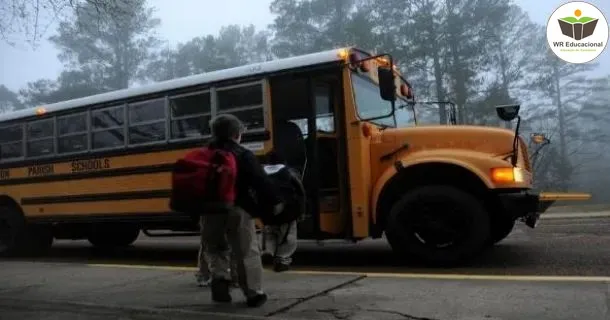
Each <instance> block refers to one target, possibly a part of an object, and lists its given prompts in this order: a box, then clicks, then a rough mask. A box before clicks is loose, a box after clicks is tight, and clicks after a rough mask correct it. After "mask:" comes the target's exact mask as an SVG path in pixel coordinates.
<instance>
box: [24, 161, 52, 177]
mask: <svg viewBox="0 0 610 320" xmlns="http://www.w3.org/2000/svg"><path fill="white" fill-rule="evenodd" d="M53 173H55V166H54V165H52V164H44V165H41V166H32V167H29V168H28V176H29V177H39V176H48V175H50V174H53Z"/></svg>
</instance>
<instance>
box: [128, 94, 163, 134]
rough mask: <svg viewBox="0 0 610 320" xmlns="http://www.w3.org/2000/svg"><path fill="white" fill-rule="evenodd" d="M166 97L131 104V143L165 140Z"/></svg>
mask: <svg viewBox="0 0 610 320" xmlns="http://www.w3.org/2000/svg"><path fill="white" fill-rule="evenodd" d="M165 124H166V121H165V98H160V99H155V100H148V101H143V102H137V103H131V104H129V144H143V143H150V142H158V141H165Z"/></svg>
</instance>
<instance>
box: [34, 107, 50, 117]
mask: <svg viewBox="0 0 610 320" xmlns="http://www.w3.org/2000/svg"><path fill="white" fill-rule="evenodd" d="M45 113H47V109H45V108H44V107H38V108H36V115H37V116H42V115H44V114H45Z"/></svg>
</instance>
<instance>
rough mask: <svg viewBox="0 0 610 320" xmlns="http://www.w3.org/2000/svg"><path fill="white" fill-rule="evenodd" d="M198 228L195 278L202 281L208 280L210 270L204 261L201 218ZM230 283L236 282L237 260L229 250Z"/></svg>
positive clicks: (201, 218)
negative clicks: (202, 279)
mask: <svg viewBox="0 0 610 320" xmlns="http://www.w3.org/2000/svg"><path fill="white" fill-rule="evenodd" d="M199 228H200V237H199V238H200V239H199V253H198V254H197V269H198V271H197V274H196V275H197V277H198V278H199V277H202V278H204V279H210V277H211V274H210V268H209V266H208V262H207V260H206V259H205V241H204V237H203V217H200V218H199ZM231 282H233V283H237V282H238V275H237V260H236V256H235V251H234V250H231Z"/></svg>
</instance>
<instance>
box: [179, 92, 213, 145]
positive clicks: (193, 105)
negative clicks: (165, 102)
mask: <svg viewBox="0 0 610 320" xmlns="http://www.w3.org/2000/svg"><path fill="white" fill-rule="evenodd" d="M169 105H170V110H171V127H170V128H171V138H172V139H183V138H191V137H200V136H202V135H203V136H206V135H209V134H210V133H211V130H210V125H209V124H210V120H211V118H212V117H211V115H212V101H211V95H210V92H209V91H206V92H198V93H194V94H188V95H183V96H177V97H172V98H170V99H169Z"/></svg>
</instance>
